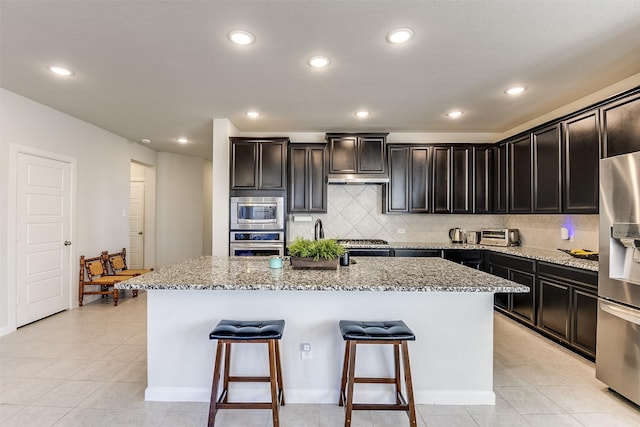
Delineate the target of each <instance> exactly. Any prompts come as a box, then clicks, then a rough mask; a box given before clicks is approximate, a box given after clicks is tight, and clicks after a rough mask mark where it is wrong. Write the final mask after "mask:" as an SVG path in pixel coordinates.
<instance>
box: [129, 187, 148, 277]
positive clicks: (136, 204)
mask: <svg viewBox="0 0 640 427" xmlns="http://www.w3.org/2000/svg"><path fill="white" fill-rule="evenodd" d="M127 266H128V267H129V268H144V182H131V200H130V202H129V261H128V263H127Z"/></svg>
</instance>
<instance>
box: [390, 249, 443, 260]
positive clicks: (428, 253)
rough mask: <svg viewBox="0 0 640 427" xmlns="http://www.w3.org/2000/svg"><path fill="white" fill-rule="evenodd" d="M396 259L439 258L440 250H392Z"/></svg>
mask: <svg viewBox="0 0 640 427" xmlns="http://www.w3.org/2000/svg"><path fill="white" fill-rule="evenodd" d="M393 252H394V256H397V257H412V256H416V257H436V258H438V257H440V255H441V254H440V249H394V251H393Z"/></svg>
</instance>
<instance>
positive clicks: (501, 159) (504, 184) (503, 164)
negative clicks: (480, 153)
mask: <svg viewBox="0 0 640 427" xmlns="http://www.w3.org/2000/svg"><path fill="white" fill-rule="evenodd" d="M508 148H509V146H508V145H507V144H506V143H503V144H500V145H498V146H497V147H493V148H492V150H491V151H492V157H493V159H492V163H493V171H492V173H491V176H492V177H493V182H492V188H493V191H492V194H493V204H492V206H493V212H495V213H506V212H507V208H508V206H509V204H508V194H509V186H508V178H509V170H508V168H509V162H508V161H507V154H508Z"/></svg>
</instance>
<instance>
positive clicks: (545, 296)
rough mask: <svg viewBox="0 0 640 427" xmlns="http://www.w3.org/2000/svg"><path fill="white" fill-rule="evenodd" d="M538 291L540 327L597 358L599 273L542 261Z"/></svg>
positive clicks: (539, 267) (540, 263) (540, 262)
mask: <svg viewBox="0 0 640 427" xmlns="http://www.w3.org/2000/svg"><path fill="white" fill-rule="evenodd" d="M538 291H539V301H540V302H539V305H538V322H537V327H538V328H539V329H541V330H542V331H543V332H545V333H546V334H548V335H549V336H551V337H554V338H557V339H558V340H559V341H560V342H562V343H564V344H567V345H569V346H570V347H572V348H574V349H576V350H578V351H579V352H580V353H582V354H584V355H586V356H589V357H595V353H596V326H597V315H598V313H597V312H598V305H597V304H598V273H597V272H595V271H587V270H581V269H577V268H573V267H565V266H560V265H556V264H551V263H547V262H543V261H539V262H538Z"/></svg>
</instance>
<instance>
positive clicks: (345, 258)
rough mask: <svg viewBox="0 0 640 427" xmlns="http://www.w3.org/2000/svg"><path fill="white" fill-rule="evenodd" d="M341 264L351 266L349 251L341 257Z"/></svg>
mask: <svg viewBox="0 0 640 427" xmlns="http://www.w3.org/2000/svg"><path fill="white" fill-rule="evenodd" d="M340 266H341V267H348V266H349V251H345V253H343V254H342V256H341V257H340Z"/></svg>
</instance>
